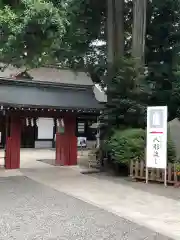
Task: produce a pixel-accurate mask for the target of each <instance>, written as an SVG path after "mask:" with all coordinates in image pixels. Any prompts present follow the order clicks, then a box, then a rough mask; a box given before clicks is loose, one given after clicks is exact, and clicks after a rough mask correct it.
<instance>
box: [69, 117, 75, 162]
mask: <svg viewBox="0 0 180 240" xmlns="http://www.w3.org/2000/svg"><path fill="white" fill-rule="evenodd" d="M67 128H68V129H67V137H68V148H69V164H68V165H77V137H76V135H75V133H76V117H75V116H69V117H68V118H67Z"/></svg>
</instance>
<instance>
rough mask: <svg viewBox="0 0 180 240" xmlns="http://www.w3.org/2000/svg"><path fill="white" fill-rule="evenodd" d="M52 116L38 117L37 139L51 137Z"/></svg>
mask: <svg viewBox="0 0 180 240" xmlns="http://www.w3.org/2000/svg"><path fill="white" fill-rule="evenodd" d="M53 127H54V120H53V118H39V119H38V139H53Z"/></svg>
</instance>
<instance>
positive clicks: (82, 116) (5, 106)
mask: <svg viewBox="0 0 180 240" xmlns="http://www.w3.org/2000/svg"><path fill="white" fill-rule="evenodd" d="M98 94H99V96H100V97H99V96H98ZM102 95H103V94H102V92H101V91H100V90H99V89H98V88H97V87H96V86H95V85H94V84H93V82H92V80H91V78H90V77H89V76H88V75H87V74H86V73H85V72H75V71H71V70H60V69H57V68H50V67H41V68H36V69H31V70H29V71H25V70H24V69H16V68H13V67H9V68H6V69H5V71H3V72H0V141H1V147H2V148H4V147H5V149H6V152H5V167H6V168H8V169H12V168H19V167H20V148H22V147H24V148H56V164H60V165H74V164H76V163H77V147H78V138H79V137H81V138H83V137H84V138H85V139H87V141H93V140H95V138H96V133H95V132H93V130H92V128H91V126H92V124H93V123H95V122H96V121H97V117H98V116H99V114H100V111H101V110H102V109H103V104H104V101H105V98H103V97H102ZM98 98H100V99H98Z"/></svg>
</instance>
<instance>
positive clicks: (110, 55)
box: [107, 0, 115, 65]
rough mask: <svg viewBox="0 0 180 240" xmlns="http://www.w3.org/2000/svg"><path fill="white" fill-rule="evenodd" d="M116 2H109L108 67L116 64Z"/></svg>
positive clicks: (108, 0) (112, 0)
mask: <svg viewBox="0 0 180 240" xmlns="http://www.w3.org/2000/svg"><path fill="white" fill-rule="evenodd" d="M114 31H115V26H114V0H107V62H108V65H113V63H114V52H115V45H114V41H115V40H114V37H115V36H114Z"/></svg>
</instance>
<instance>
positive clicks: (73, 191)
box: [0, 152, 180, 240]
mask: <svg viewBox="0 0 180 240" xmlns="http://www.w3.org/2000/svg"><path fill="white" fill-rule="evenodd" d="M43 154H44V152H43ZM51 154H52V152H51V153H50V152H46V153H45V156H44V158H47V159H48V157H49V156H50V155H51ZM26 155H28V156H29V160H27V158H28V156H27V157H26ZM34 156H35V158H37V156H38V153H37V154H35V153H34ZM39 157H40V159H42V153H40V152H39ZM24 158H25V160H23V159H22V168H21V170H20V171H19V170H15V171H4V170H2V171H1V172H0V176H2V177H6V176H9V175H15V176H16V175H18V176H19V178H20V179H21V178H22V177H23V176H26V177H28V178H29V179H31V180H34V181H35V182H36V184H37V182H38V183H39V184H43V185H44V186H46V187H47V188H48V189H51V191H52V189H54V190H57V192H58V194H60V195H59V197H58V201H60V198H61V194H63V193H66V194H68V195H69V196H72V197H75V198H78V199H80V200H83V201H84V202H86V203H91V204H92V205H94V206H97V207H99V208H101V209H104V210H106V212H103V213H104V214H105V215H103V216H102V215H101V217H102V219H103V220H102V223H100V225H101V227H100V228H102V229H106V227H105V226H106V223H107V226H109V225H108V224H110V225H111V223H108V222H109V220H108V219H109V218H110V215H108V213H107V211H108V212H109V213H115V215H117V216H119V217H117V219H116V220H115V221H121V223H118V224H117V226H116V224H115V228H116V229H119V228H121V227H120V225H121V224H123V223H122V221H124V220H123V218H126V219H128V220H131V221H133V222H134V223H136V224H140V225H142V226H145V227H147V228H149V229H151V230H152V231H150V230H148V229H147V228H143V230H142V229H141V230H142V231H141V230H140V232H142V236H140V235H141V234H140V232H139V233H137V232H136V233H135V235H132V236H130V235H129V236H128V237H127V236H125V237H124V238H123V237H122V238H120V236H122V234H123V233H119V232H118V233H116V230H114V229H115V228H112V225H113V226H114V224H112V225H111V231H110V232H111V234H113V233H115V235H109V234H110V232H108V233H107V237H104V236H103V235H102V236H103V238H102V237H100V238H98V236H96V235H95V236H96V238H92V235H91V237H89V236H88V235H86V236H88V237H84V238H83V237H82V238H64V239H88V240H89V239H133V240H136V239H137V240H143V239H154V240H155V239H157V240H159V239H168V238H165V237H162V236H159V237H157V238H155V237H154V236H153V234H155V233H154V232H159V233H161V234H164V235H166V236H168V237H172V238H174V239H178V240H179V239H180V202H179V200H178V199H171V198H168V197H165V196H160V195H158V194H155V193H151V192H148V191H144V190H143V189H137V188H135V187H134V186H131V184H124V183H123V182H119V181H113V180H112V179H109V178H98V177H97V176H90V175H89V176H87V175H82V174H80V171H79V168H78V167H54V166H53V165H50V164H45V163H42V162H40V161H35V159H34V158H32V154H30V153H28V154H27V152H26V154H25V156H24ZM16 178H17V177H16ZM3 179H6V178H3ZM7 179H8V178H7ZM29 181H30V180H29ZM26 183H27V182H26V181H22V179H21V180H19V182H18V184H17V188H18V186H19V185H21V187H22V186H24V187H25V188H26V190H27V194H28V192H30V194H32V196H34V197H35V196H36V195H35V193H34V191H35V189H36V187H35V185H34V187H27V185H26ZM4 186H5V185H4ZM38 186H39V191H41V190H40V189H41V187H42V185H38ZM40 186H41V187H40ZM17 188H16V190H17ZM48 191H49V190H48ZM15 192H16V191H15ZM23 192H24V190H23ZM2 195H4V193H2ZM50 195H51V194H50ZM50 195H48V196H50ZM48 196H47V197H48ZM66 196H67V195H66ZM37 197H38V196H37ZM28 198H29V199H31V196H30V197H28ZM28 198H27V199H28ZM70 199H71V200H72V198H70ZM73 199H74V198H73ZM56 201H57V200H56ZM74 201H75V200H74ZM81 203H82V202H81ZM32 204H33V203H32ZM82 204H83V203H82ZM88 206H89V207H90V208H92V206H91V205H89V204H88ZM67 208H68V207H67ZM0 209H1V208H0ZM94 211H97V212H98V211H101V210H98V208H96V210H94ZM78 212H80V213H81V210H80V208H79V210H78ZM78 214H79V213H78ZM78 214H77V217H78ZM106 214H107V215H106ZM0 215H1V211H0ZM73 216H75V215H73ZM111 216H114V215H111ZM88 217H89V216H88V215H87V216H86V218H85V219H88ZM114 217H115V216H114ZM79 221H81V219H80V220H79ZM70 222H71V221H70ZM70 222H69V224H70ZM97 222H99V221H98V215H97ZM128 223H129V224H130V225H129V227H130V226H131V224H132V226H135V229H139V228H140V227H139V225H136V224H135V225H134V224H133V223H132V222H131V223H130V222H128ZM71 224H73V223H72V222H71ZM0 225H1V224H0ZM92 225H93V224H92ZM102 225H103V227H102ZM82 226H83V225H81V226H80V228H82ZM87 229H88V227H87ZM107 229H108V228H107ZM124 229H126V227H124ZM94 231H95V230H94ZM120 231H122V232H124V231H123V229H121V230H120ZM0 232H1V230H0ZM102 232H104V230H103V231H102ZM102 232H101V231H100V232H99V234H100V235H101V234H102ZM125 232H127V231H126V230H125ZM93 234H95V232H93ZM120 234H121V235H120ZM143 234H144V235H143ZM100 235H99V236H100ZM84 236H85V235H84ZM133 236H134V237H133ZM135 236H136V237H135ZM143 236H144V237H143ZM2 239H5V238H2ZM7 239H9V238H7ZM12 239H13V238H12ZM14 239H21V238H14ZM23 239H24V238H23ZM28 239H36V238H28ZM37 239H41V238H37ZM42 239H43V238H42ZM44 239H53V238H44ZM54 239H58V238H57V237H55V238H54ZM59 239H63V238H59Z"/></svg>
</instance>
